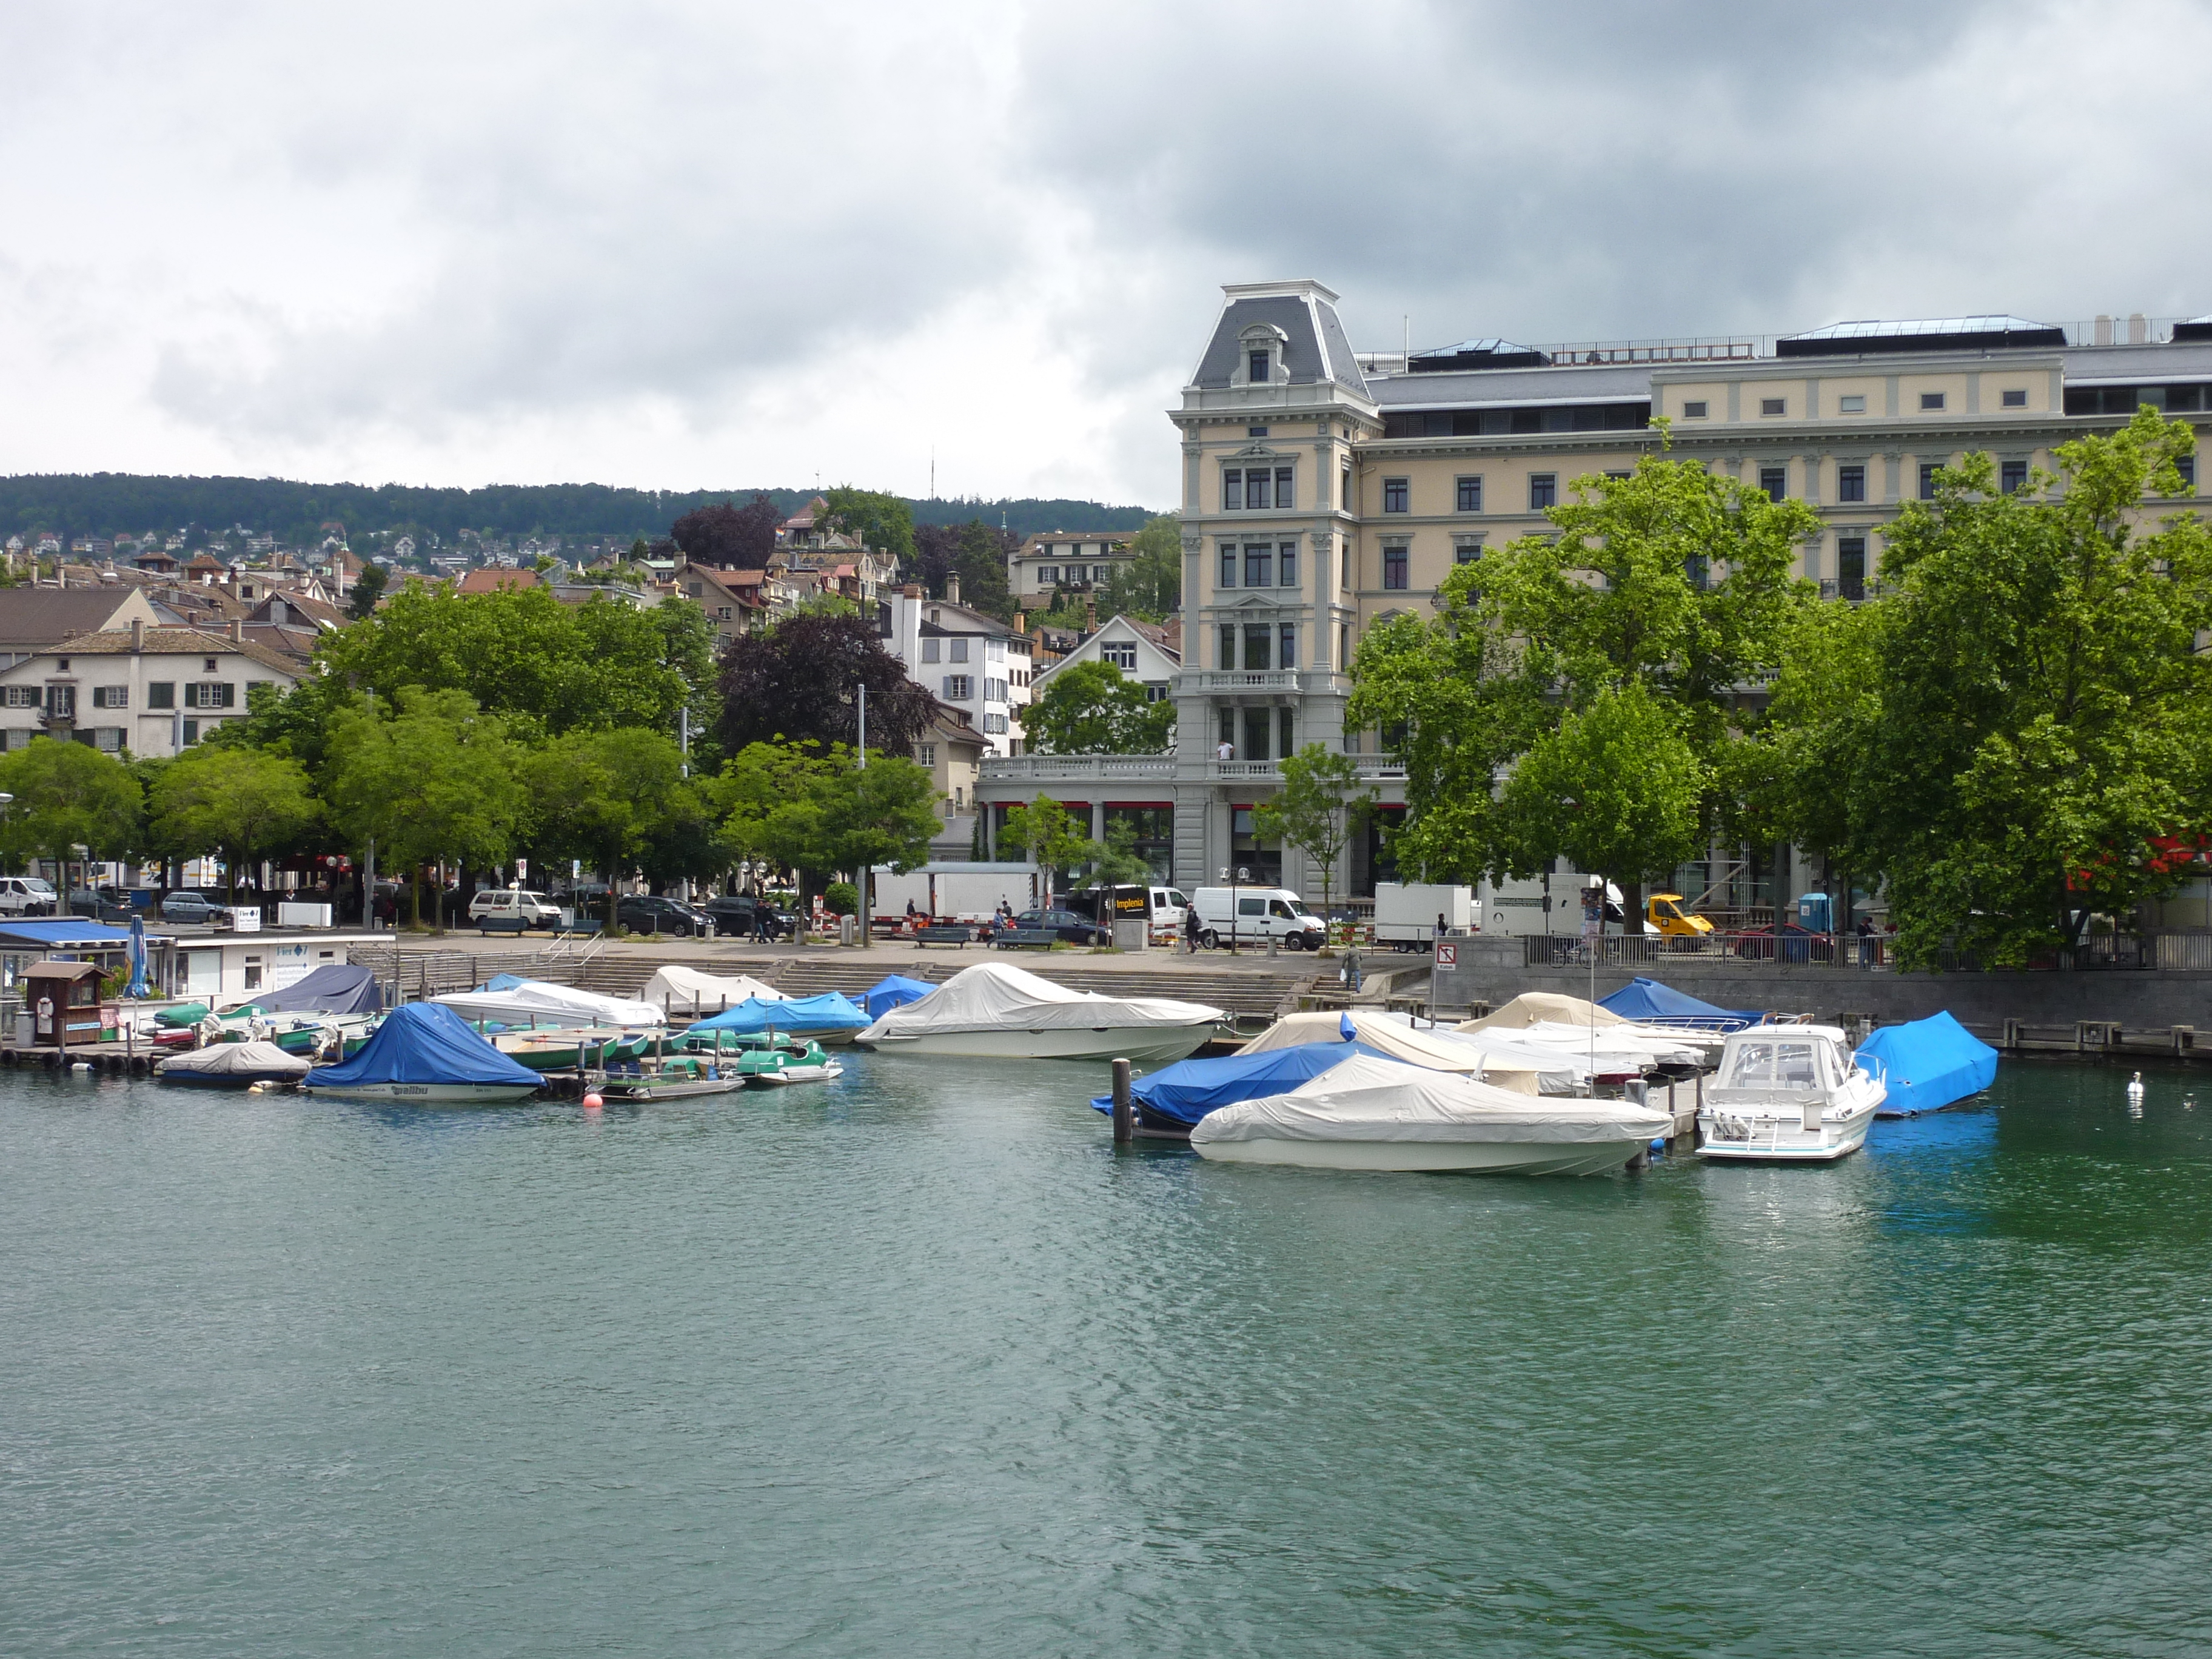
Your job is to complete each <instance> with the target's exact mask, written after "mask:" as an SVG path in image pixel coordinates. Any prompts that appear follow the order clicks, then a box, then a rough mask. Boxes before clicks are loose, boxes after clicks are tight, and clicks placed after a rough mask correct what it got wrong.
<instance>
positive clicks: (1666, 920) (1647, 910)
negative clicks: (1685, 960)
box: [1644, 893, 1713, 939]
mask: <svg viewBox="0 0 2212 1659" xmlns="http://www.w3.org/2000/svg"><path fill="white" fill-rule="evenodd" d="M1712 931H1713V925H1712V923H1711V922H1710V921H1706V920H1705V918H1704V917H1703V916H1701V915H1695V914H1694V913H1691V914H1685V912H1684V911H1683V909H1682V896H1681V895H1680V893H1654V894H1652V895H1651V896H1650V897H1649V898H1647V899H1646V900H1644V932H1645V933H1647V934H1649V933H1657V934H1660V935H1662V937H1665V938H1669V939H1699V938H1702V937H1704V936H1705V934H1707V933H1711V932H1712Z"/></svg>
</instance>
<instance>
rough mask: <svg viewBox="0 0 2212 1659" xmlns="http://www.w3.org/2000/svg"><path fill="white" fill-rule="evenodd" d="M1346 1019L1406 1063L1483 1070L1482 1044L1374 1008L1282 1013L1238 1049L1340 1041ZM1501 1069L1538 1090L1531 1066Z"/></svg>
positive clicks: (1356, 1038) (1357, 1033)
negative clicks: (1524, 1077)
mask: <svg viewBox="0 0 2212 1659" xmlns="http://www.w3.org/2000/svg"><path fill="white" fill-rule="evenodd" d="M1346 1024H1349V1025H1350V1026H1351V1028H1352V1036H1351V1039H1350V1040H1351V1041H1353V1042H1364V1043H1365V1044H1366V1045H1367V1046H1368V1047H1369V1048H1377V1049H1380V1050H1381V1051H1382V1052H1383V1053H1384V1054H1389V1055H1390V1056H1391V1057H1392V1058H1393V1059H1395V1060H1404V1061H1405V1062H1406V1063H1407V1065H1409V1066H1427V1067H1428V1068H1429V1069H1430V1070H1431V1071H1436V1072H1463V1073H1467V1074H1468V1075H1469V1076H1476V1077H1479V1076H1480V1075H1481V1074H1482V1071H1483V1055H1482V1051H1481V1050H1480V1049H1479V1048H1474V1047H1472V1046H1471V1045H1469V1044H1467V1043H1464V1042H1446V1041H1445V1040H1444V1037H1443V1033H1442V1032H1438V1031H1416V1030H1413V1029H1412V1028H1411V1027H1409V1026H1407V1025H1405V1024H1401V1022H1399V1021H1397V1020H1394V1019H1392V1018H1389V1016H1388V1015H1386V1014H1384V1013H1383V1012H1381V1011H1380V1010H1378V1009H1373V1008H1347V1009H1345V1010H1343V1011H1341V1012H1313V1013H1304V1014H1285V1015H1284V1016H1283V1017H1282V1018H1280V1019H1279V1020H1277V1021H1276V1022H1275V1023H1274V1024H1273V1025H1270V1026H1269V1027H1268V1028H1267V1030H1264V1031H1262V1032H1261V1033H1260V1035H1259V1036H1255V1037H1254V1038H1253V1039H1252V1040H1251V1041H1250V1042H1248V1043H1246V1044H1245V1045H1244V1046H1243V1048H1239V1049H1238V1050H1237V1053H1238V1054H1259V1053H1261V1051H1262V1050H1264V1049H1268V1048H1296V1047H1297V1045H1298V1044H1299V1043H1302V1042H1345V1041H1346V1036H1345V1027H1346ZM1503 1069H1505V1070H1514V1069H1518V1070H1522V1071H1525V1072H1527V1073H1528V1074H1529V1076H1530V1078H1531V1079H1532V1080H1531V1082H1530V1084H1529V1086H1528V1090H1527V1091H1526V1092H1528V1093H1530V1094H1534V1092H1535V1091H1536V1085H1535V1084H1534V1080H1533V1079H1534V1076H1535V1067H1534V1066H1522V1067H1518V1068H1515V1067H1511V1066H1506V1067H1504V1068H1503Z"/></svg>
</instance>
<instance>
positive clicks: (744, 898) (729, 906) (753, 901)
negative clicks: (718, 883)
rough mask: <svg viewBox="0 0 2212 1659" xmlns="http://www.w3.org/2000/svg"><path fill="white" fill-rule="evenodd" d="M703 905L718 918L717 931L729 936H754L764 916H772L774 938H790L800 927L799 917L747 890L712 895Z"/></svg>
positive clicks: (770, 924)
mask: <svg viewBox="0 0 2212 1659" xmlns="http://www.w3.org/2000/svg"><path fill="white" fill-rule="evenodd" d="M698 908H699V909H701V910H702V911H703V912H705V913H706V914H707V915H709V916H711V917H713V918H714V931H715V932H716V933H721V934H724V935H726V937H729V938H733V939H736V938H743V939H753V938H756V937H757V933H755V931H754V930H755V929H756V927H758V925H759V922H760V919H761V917H763V915H765V916H766V917H768V919H769V938H770V939H789V938H790V937H791V936H792V935H793V933H796V932H797V931H798V927H799V918H798V917H796V916H794V915H792V914H791V913H790V912H789V911H787V910H779V909H777V908H775V906H774V905H773V904H770V903H768V902H765V901H764V900H761V899H757V898H754V897H753V896H751V895H750V894H746V893H725V894H723V895H721V896H720V897H719V898H710V899H708V901H707V902H705V903H704V904H702V905H700V906H699V907H698Z"/></svg>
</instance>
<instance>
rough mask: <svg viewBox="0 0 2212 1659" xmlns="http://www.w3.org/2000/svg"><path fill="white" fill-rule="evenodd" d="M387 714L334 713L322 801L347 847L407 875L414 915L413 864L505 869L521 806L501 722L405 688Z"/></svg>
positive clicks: (464, 698)
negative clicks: (365, 848) (373, 850)
mask: <svg viewBox="0 0 2212 1659" xmlns="http://www.w3.org/2000/svg"><path fill="white" fill-rule="evenodd" d="M389 707H390V708H392V713H391V714H390V715H389V716H388V717H387V716H386V715H385V714H382V713H380V712H371V711H370V709H369V708H368V707H367V706H366V705H365V704H359V703H356V704H355V705H353V706H350V707H349V708H344V709H343V710H341V711H340V713H339V714H338V716H337V719H336V720H334V721H333V730H332V732H331V739H330V745H329V747H330V762H329V768H328V771H329V775H328V777H327V779H326V780H325V789H324V793H325V799H327V800H328V801H329V802H330V805H331V811H332V813H333V816H334V817H336V818H337V821H338V823H339V824H340V825H341V826H342V827H343V829H345V830H346V831H347V833H348V834H349V835H350V836H352V837H353V838H354V841H355V842H356V845H358V844H360V843H362V842H366V841H367V840H368V838H369V837H370V836H374V837H375V839H376V843H377V849H378V853H379V854H380V856H381V857H385V858H387V859H388V860H390V863H391V866H392V867H397V866H400V865H403V864H404V865H405V866H407V867H408V868H409V869H410V871H411V872H412V880H413V884H414V913H415V914H416V915H418V916H419V915H421V914H422V909H421V906H422V866H424V865H426V864H429V863H432V862H451V863H454V864H458V865H460V866H464V867H471V868H477V869H481V868H483V867H484V866H487V865H493V864H500V863H503V862H505V860H506V859H507V853H508V850H509V848H510V847H511V845H512V843H513V837H514V835H515V832H516V830H517V829H518V828H519V827H520V821H521V819H522V815H523V812H524V811H525V809H526V805H527V804H528V803H527V800H526V796H525V793H524V789H523V785H522V782H521V781H520V778H519V777H518V776H517V775H516V774H517V768H516V755H515V750H514V745H513V743H512V742H511V741H510V740H509V739H508V737H507V727H506V725H505V723H504V722H503V721H501V720H499V719H498V718H497V717H496V716H495V715H491V714H485V713H483V711H482V710H481V709H479V708H477V704H476V700H475V699H474V698H472V697H471V696H469V695H468V694H467V693H466V692H465V691H455V690H442V691H427V690H423V689H422V687H420V686H408V687H405V688H403V689H402V690H401V691H400V692H399V694H398V697H397V698H396V699H394V700H393V702H392V704H391V705H389ZM444 925H445V917H444V906H443V898H442V895H441V903H440V912H439V916H438V926H439V927H441V928H442V927H444Z"/></svg>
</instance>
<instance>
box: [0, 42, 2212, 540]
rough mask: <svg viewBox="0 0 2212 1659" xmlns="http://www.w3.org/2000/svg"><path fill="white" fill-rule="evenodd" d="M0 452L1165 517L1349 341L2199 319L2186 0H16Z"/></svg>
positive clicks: (2195, 135)
mask: <svg viewBox="0 0 2212 1659" xmlns="http://www.w3.org/2000/svg"><path fill="white" fill-rule="evenodd" d="M0 62H4V63H5V64H7V65H8V69H9V73H8V77H7V92H6V94H5V97H6V100H7V119H6V120H5V122H4V124H0V471H6V472H30V471H140V472H185V471H197V472H210V471H224V472H246V473H252V474H261V473H272V474H277V475H282V476H285V477H308V478H316V479H337V478H348V479H356V480H361V481H364V482H370V483H379V482H383V481H386V480H398V481H403V482H411V483H462V484H477V483H492V482H507V483H551V482H559V481H576V480H587V479H588V480H596V481H598V482H601V483H625V484H635V485H641V486H658V487H662V488H671V489H692V488H699V487H728V486H744V485H751V484H788V485H794V486H806V485H811V484H812V483H815V482H816V481H817V479H819V481H821V482H822V483H841V482H849V483H857V484H861V485H865V486H868V487H872V488H878V489H892V490H896V491H899V492H901V493H903V494H908V495H920V494H922V493H923V492H924V491H925V490H926V489H927V487H928V483H929V476H930V471H929V469H930V456H931V451H932V447H934V449H935V453H936V459H937V482H938V485H939V490H940V492H942V493H944V494H946V495H953V494H963V495H985V496H993V495H1081V496H1094V497H1098V498H1101V499H1104V500H1107V501H1142V502H1146V503H1150V504H1153V505H1163V504H1166V503H1167V502H1169V501H1170V499H1171V496H1172V492H1173V479H1174V473H1175V458H1176V442H1175V435H1174V431H1173V429H1172V428H1170V426H1169V425H1168V423H1167V422H1166V421H1165V420H1164V418H1163V417H1162V415H1161V411H1162V410H1164V409H1165V408H1167V407H1168V406H1170V404H1173V403H1174V402H1175V401H1176V397H1177V394H1178V392H1179V390H1180V388H1181V386H1182V383H1183V380H1184V377H1185V376H1186V375H1187V374H1188V373H1189V372H1190V369H1191V367H1192V365H1193V363H1194V362H1195V361H1196V357H1197V353H1198V350H1199V349H1200V345H1201V344H1202V343H1203V341H1204V337H1205V335H1206V331H1207V329H1208V328H1209V326H1210V325H1211V323H1212V319H1213V315H1214V313H1215V311H1216V309H1217V307H1218V304H1219V284H1221V283H1225V282H1243V281H1251V280H1255V279H1261V278H1272V277H1281V276H1316V277H1319V278H1320V279H1321V280H1322V281H1323V282H1326V283H1328V284H1330V285H1331V286H1332V287H1334V288H1335V289H1338V290H1339V291H1340V293H1341V294H1342V295H1343V296H1344V301H1343V311H1344V314H1345V318H1346V323H1347V325H1348V326H1349V328H1350V331H1351V333H1352V340H1353V343H1354V344H1355V345H1357V346H1358V347H1360V348H1361V349H1394V348H1395V346H1396V345H1397V344H1398V343H1400V341H1401V337H1402V336H1403V331H1404V330H1405V329H1406V328H1407V322H1406V321H1405V319H1408V318H1410V328H1411V331H1412V334H1413V340H1414V343H1415V344H1416V345H1419V344H1423V343H1428V344H1435V343H1442V342H1445V341H1449V340H1456V339H1461V338H1465V337H1469V336H1475V335H1485V334H1501V335H1504V336H1506V337H1509V338H1517V339H1521V340H1525V341H1536V342H1548V341H1558V340H1567V339H1612V338H1625V337H1651V336H1658V335H1687V334H1723V333H1744V334H1753V335H1758V334H1770V333H1776V332H1785V331H1791V330H1795V329H1799V328H1805V327H1811V326H1816V325H1820V324H1822V323H1826V322H1832V321H1834V320H1837V319H1841V318H1851V317H1869V316H1890V317H1900V316H1937V315H1945V314H1950V313H1960V312H1972V311H2014V312H2017V313H2021V314H2022V315H2025V316H2028V317H2033V318H2037V319H2045V320H2049V321H2055V322H2070V321H2072V320H2074V319H2079V318H2084V317H2087V316H2090V315H2093V314H2094V313H2098V312H2100V311H2101V312H2117V313H2124V312H2129V311H2136V310H2141V311H2144V312H2148V313H2151V314H2153V315H2156V316H2173V315H2194V314H2197V313H2205V312H2212V213H2208V212H2207V211H2206V209H2207V206H2208V203H2207V185H2206V182H2205V181H2206V178H2207V162H2206V156H2207V154H2208V148H2209V147H2208V144H2207V143H2206V137H2207V131H2208V126H2212V93H2208V91H2207V87H2206V80H2205V75H2204V70H2203V65H2204V64H2206V63H2208V62H2212V6H2208V5H2207V4H2206V3H2191V0H2141V3H2130V0H2117V3H2116V0H2103V3H2098V4H2077V3H2033V0H2002V3H1990V4H1974V3H1965V0H1960V3H1950V4H1946V3H1934V0H1915V3H1871V4H1857V5H1848V4H1831V5H1814V4H1810V3H1785V0H1751V3H1742V4H1734V5H1730V4H1721V3H1703V0H1680V3H1665V0H1653V3H1644V4H1634V3H1614V0H1587V3H1577V0H1541V3H1487V4H1486V3H1477V0H1455V3H1447V4H1436V5H1424V4H1414V3H1403V4H1392V3H1382V0H1363V3H1361V4H1358V5H1354V6H1345V5H1342V4H1337V3H1332V4H1327V5H1321V4H1314V5H1302V4H1299V3H1294V0H1267V3H1257V4H1233V3H1232V4H1208V5H1199V6H1194V5H1192V4H1190V3H1188V0H1184V3H1180V4H1176V3H1169V4H1159V5H1144V4H1133V3H1127V0H1122V3H1117V4H1115V5H1111V6H1095V7H1074V6H1069V5H1066V4H1057V5H1050V4H1041V5H1034V6H1030V5H1022V4H1017V3H1004V4H975V5H962V4H957V3H948V0H940V3H936V4H932V5H927V6H918V5H915V4H913V3H911V0H905V3H896V4H885V5H880V6H878V5H851V6H838V5H830V4H819V3H816V4H809V5H793V4H789V3H782V4H777V5H761V6H748V5H742V4H736V3H729V0H723V3H704V4H696V5H693V4H687V3H681V0H662V3H639V0H632V3H629V4H626V5H615V6H609V5H606V4H604V3H600V4H592V5H585V4H573V5H564V4H559V3H542V0H541V3H532V4H528V5H520V4H518V5H513V6H506V7H502V6H497V5H478V4H471V3H467V0H460V3H455V0H444V3H440V4H435V5H427V4H426V5H416V4H410V3H400V0H380V3H378V4H375V5H373V6H356V7H349V8H345V9H338V8H331V7H320V6H302V5H300V4H297V3H295V0H292V3H272V4H268V5H259V6H257V5H247V4H231V5H227V6H226V5H221V4H207V5H185V6H179V5H176V4H174V3H160V4H152V3H149V4H112V5H106V4H100V3H96V0H57V3H37V0H16V3H15V4H12V5H9V6H7V7H5V8H4V9H0Z"/></svg>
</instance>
